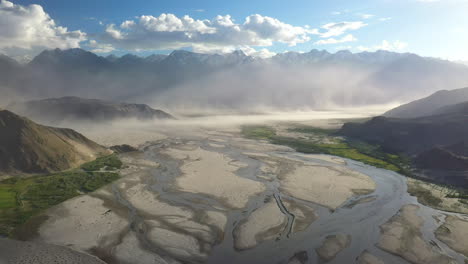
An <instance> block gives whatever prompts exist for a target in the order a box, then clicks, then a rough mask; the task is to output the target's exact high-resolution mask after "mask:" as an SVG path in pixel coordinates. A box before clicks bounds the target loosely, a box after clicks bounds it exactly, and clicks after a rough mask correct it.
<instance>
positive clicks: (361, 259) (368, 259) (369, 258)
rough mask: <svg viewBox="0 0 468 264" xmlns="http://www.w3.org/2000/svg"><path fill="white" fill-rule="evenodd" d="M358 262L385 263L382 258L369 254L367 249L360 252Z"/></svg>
mask: <svg viewBox="0 0 468 264" xmlns="http://www.w3.org/2000/svg"><path fill="white" fill-rule="evenodd" d="M358 263H359V264H385V263H384V262H383V261H382V260H380V259H379V258H377V257H376V256H374V255H372V254H370V253H369V252H367V251H364V252H362V254H361V255H360V256H359V259H358Z"/></svg>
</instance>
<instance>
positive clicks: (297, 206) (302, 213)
mask: <svg viewBox="0 0 468 264" xmlns="http://www.w3.org/2000/svg"><path fill="white" fill-rule="evenodd" d="M283 204H284V207H285V208H286V209H287V210H288V212H290V213H291V214H293V215H294V223H293V226H292V233H297V232H301V231H304V230H306V229H307V228H308V227H309V226H310V225H311V224H312V223H313V222H314V221H315V220H317V218H318V215H317V214H316V212H315V210H314V209H313V208H311V207H309V206H307V205H304V204H301V203H299V202H296V201H294V200H290V199H283Z"/></svg>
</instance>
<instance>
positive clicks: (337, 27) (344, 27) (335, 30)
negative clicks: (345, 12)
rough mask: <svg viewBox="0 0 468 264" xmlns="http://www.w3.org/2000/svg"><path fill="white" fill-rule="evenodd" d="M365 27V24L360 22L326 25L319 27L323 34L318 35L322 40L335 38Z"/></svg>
mask: <svg viewBox="0 0 468 264" xmlns="http://www.w3.org/2000/svg"><path fill="white" fill-rule="evenodd" d="M365 26H367V24H365V23H364V22H362V21H354V22H338V23H328V24H325V25H323V26H322V27H321V28H322V29H324V30H325V32H319V33H318V34H319V35H320V36H321V37H322V38H329V37H336V36H340V35H342V34H344V33H345V32H346V31H349V30H357V29H360V28H362V27H365Z"/></svg>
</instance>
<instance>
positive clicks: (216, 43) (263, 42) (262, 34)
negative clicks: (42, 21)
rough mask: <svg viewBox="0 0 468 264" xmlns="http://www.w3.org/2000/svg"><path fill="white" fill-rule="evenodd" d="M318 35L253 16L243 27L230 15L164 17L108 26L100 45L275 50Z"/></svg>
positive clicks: (126, 47) (271, 19) (134, 48)
mask: <svg viewBox="0 0 468 264" xmlns="http://www.w3.org/2000/svg"><path fill="white" fill-rule="evenodd" d="M314 32H315V31H314V30H310V29H309V28H308V27H306V26H304V27H300V26H293V25H290V24H287V23H284V22H281V21H279V20H278V19H275V18H272V17H267V16H262V15H258V14H255V15H250V16H248V17H246V18H245V21H244V23H242V24H240V23H236V22H235V21H234V20H233V19H232V18H231V16H230V15H225V16H220V15H219V16H216V17H215V18H214V19H212V20H206V19H205V20H198V19H193V18H191V17H190V16H183V17H177V16H176V15H173V14H161V15H160V16H158V17H154V16H140V17H138V18H137V19H135V20H127V21H124V22H123V23H121V24H120V25H115V24H109V25H107V26H106V30H105V34H103V35H102V36H101V39H100V42H105V43H107V44H111V45H113V46H115V47H118V48H122V49H128V50H158V49H178V48H183V47H195V46H196V47H197V48H198V49H202V48H203V47H204V48H206V49H213V48H219V49H221V48H223V47H232V46H234V47H235V46H263V47H266V46H272V45H273V44H274V43H275V42H279V43H284V44H287V45H289V46H295V45H297V44H298V43H304V42H307V41H309V40H310V36H309V35H310V34H313V33H314Z"/></svg>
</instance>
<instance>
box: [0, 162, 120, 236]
mask: <svg viewBox="0 0 468 264" xmlns="http://www.w3.org/2000/svg"><path fill="white" fill-rule="evenodd" d="M121 166H122V162H121V161H120V160H119V159H118V158H117V156H116V155H110V156H106V157H102V158H98V159H96V160H95V161H93V162H89V163H86V164H84V165H83V166H82V169H75V170H71V171H65V172H60V173H54V174H50V175H43V176H34V177H29V178H10V179H7V180H4V181H1V182H0V235H5V236H9V235H12V233H13V230H14V229H15V228H16V227H18V226H20V225H22V224H24V223H26V222H27V221H28V220H29V219H30V218H31V217H32V216H35V215H38V214H39V213H41V212H42V211H43V210H45V209H47V208H50V207H52V206H54V205H57V204H59V203H61V202H63V201H65V200H68V199H70V198H73V197H75V196H78V195H80V194H83V193H89V192H92V191H95V190H97V189H99V188H100V187H102V186H104V185H106V184H108V183H111V182H113V181H115V180H116V179H118V178H119V174H118V173H117V172H110V171H100V170H104V169H106V170H116V169H118V168H120V167H121Z"/></svg>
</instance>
